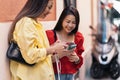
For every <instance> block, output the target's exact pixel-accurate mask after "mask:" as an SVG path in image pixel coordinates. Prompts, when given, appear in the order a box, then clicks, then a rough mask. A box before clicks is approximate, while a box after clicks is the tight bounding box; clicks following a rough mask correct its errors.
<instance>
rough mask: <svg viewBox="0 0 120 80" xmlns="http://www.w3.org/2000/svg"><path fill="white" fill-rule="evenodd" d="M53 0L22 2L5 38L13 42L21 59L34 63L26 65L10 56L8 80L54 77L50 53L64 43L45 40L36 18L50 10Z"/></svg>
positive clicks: (43, 79)
mask: <svg viewBox="0 0 120 80" xmlns="http://www.w3.org/2000/svg"><path fill="white" fill-rule="evenodd" d="M52 5H53V0H27V2H26V4H25V6H24V7H23V9H22V10H21V11H20V13H19V14H18V15H17V17H16V18H15V20H14V21H13V23H12V27H11V31H10V36H9V40H11V39H12V38H13V39H14V41H16V42H17V44H18V46H19V48H20V51H21V54H22V56H23V58H24V60H25V61H26V62H27V63H29V64H33V63H35V65H33V66H28V65H25V64H22V63H19V62H16V61H13V60H10V71H11V76H12V80H54V72H53V66H52V61H51V54H52V53H54V52H60V51H65V49H64V47H65V46H66V44H64V43H61V42H56V43H55V44H54V45H52V46H49V42H48V39H47V36H46V33H45V30H44V28H43V26H42V24H40V23H38V18H45V17H46V15H48V14H49V13H50V9H51V8H52Z"/></svg>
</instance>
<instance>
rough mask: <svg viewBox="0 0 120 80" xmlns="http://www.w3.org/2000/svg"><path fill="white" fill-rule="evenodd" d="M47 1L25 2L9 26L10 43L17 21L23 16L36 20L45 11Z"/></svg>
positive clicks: (34, 0)
mask: <svg viewBox="0 0 120 80" xmlns="http://www.w3.org/2000/svg"><path fill="white" fill-rule="evenodd" d="M48 1H49V0H27V2H26V4H25V5H24V7H23V8H22V10H21V11H20V12H19V14H18V15H17V16H16V18H15V20H14V21H13V23H12V25H11V29H10V32H9V37H8V41H10V40H11V39H12V38H13V31H14V28H15V25H16V23H17V21H19V20H20V19H21V18H23V17H25V16H26V17H30V18H33V19H35V18H37V17H38V16H40V15H41V14H42V12H43V11H44V10H45V8H46V6H47V4H48Z"/></svg>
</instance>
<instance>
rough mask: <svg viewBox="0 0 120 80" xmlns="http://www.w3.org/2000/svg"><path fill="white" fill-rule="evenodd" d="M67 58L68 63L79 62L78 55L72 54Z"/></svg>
mask: <svg viewBox="0 0 120 80" xmlns="http://www.w3.org/2000/svg"><path fill="white" fill-rule="evenodd" d="M67 57H68V58H69V61H70V62H77V61H79V57H78V55H77V54H76V53H75V52H73V53H72V54H70V55H68V56H67Z"/></svg>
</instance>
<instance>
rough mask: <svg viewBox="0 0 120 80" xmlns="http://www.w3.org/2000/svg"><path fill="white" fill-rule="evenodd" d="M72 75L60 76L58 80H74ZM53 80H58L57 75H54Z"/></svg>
mask: <svg viewBox="0 0 120 80" xmlns="http://www.w3.org/2000/svg"><path fill="white" fill-rule="evenodd" d="M73 78H74V75H73V74H60V80H74V79H73ZM55 80H58V74H55Z"/></svg>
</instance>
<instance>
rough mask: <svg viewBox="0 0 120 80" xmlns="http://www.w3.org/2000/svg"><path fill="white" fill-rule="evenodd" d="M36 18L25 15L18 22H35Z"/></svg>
mask: <svg viewBox="0 0 120 80" xmlns="http://www.w3.org/2000/svg"><path fill="white" fill-rule="evenodd" d="M33 22H34V20H33V19H32V18H29V17H23V18H21V19H20V20H19V21H18V22H17V24H18V25H19V24H33Z"/></svg>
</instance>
